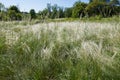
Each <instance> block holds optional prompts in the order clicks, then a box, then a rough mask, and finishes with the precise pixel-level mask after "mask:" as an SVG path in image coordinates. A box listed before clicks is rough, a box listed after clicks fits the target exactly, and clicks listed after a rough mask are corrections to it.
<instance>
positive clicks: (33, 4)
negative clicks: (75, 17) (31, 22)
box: [0, 0, 89, 12]
mask: <svg viewBox="0 0 120 80" xmlns="http://www.w3.org/2000/svg"><path fill="white" fill-rule="evenodd" d="M76 1H78V0H0V3H2V4H4V5H5V7H9V6H11V5H16V6H18V8H19V9H20V10H21V11H26V12H29V11H30V9H35V11H36V12H38V11H40V10H43V9H45V8H46V5H47V3H51V5H53V4H57V5H58V6H61V7H72V6H73V4H74V3H75V2H76ZM81 1H82V2H89V0H81Z"/></svg>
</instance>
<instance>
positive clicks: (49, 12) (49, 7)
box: [47, 3, 52, 18]
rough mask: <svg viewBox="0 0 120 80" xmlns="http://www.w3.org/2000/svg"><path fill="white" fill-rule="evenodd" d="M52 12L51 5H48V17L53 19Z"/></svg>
mask: <svg viewBox="0 0 120 80" xmlns="http://www.w3.org/2000/svg"><path fill="white" fill-rule="evenodd" d="M51 10H52V6H51V4H50V3H48V4H47V17H48V18H50V17H51Z"/></svg>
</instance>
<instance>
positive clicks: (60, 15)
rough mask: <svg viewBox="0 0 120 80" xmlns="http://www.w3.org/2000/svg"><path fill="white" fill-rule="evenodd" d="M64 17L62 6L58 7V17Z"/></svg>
mask: <svg viewBox="0 0 120 80" xmlns="http://www.w3.org/2000/svg"><path fill="white" fill-rule="evenodd" d="M63 17H64V11H63V8H62V7H59V10H58V18H63Z"/></svg>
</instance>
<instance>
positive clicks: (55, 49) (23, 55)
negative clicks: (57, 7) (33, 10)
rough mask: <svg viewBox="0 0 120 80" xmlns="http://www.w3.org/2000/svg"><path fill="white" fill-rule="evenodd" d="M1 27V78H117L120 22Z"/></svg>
mask: <svg viewBox="0 0 120 80" xmlns="http://www.w3.org/2000/svg"><path fill="white" fill-rule="evenodd" d="M1 24H2V23H1ZM11 25H13V26H14V25H15V24H11ZM5 27H6V25H5V23H3V24H2V26H1V28H2V29H1V30H0V79H1V80H119V79H120V23H117V22H112V23H101V22H98V23H94V22H54V23H52V22H51V23H41V24H36V25H27V26H23V25H20V24H19V25H17V26H16V27H15V26H14V27H9V28H7V29H6V28H5Z"/></svg>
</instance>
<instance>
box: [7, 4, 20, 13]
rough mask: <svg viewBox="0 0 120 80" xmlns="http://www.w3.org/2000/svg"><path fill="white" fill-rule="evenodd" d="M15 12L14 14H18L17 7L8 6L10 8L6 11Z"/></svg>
mask: <svg viewBox="0 0 120 80" xmlns="http://www.w3.org/2000/svg"><path fill="white" fill-rule="evenodd" d="M9 10H10V11H15V13H20V10H19V9H18V7H17V6H14V5H13V6H10V8H9V9H8V11H9Z"/></svg>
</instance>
